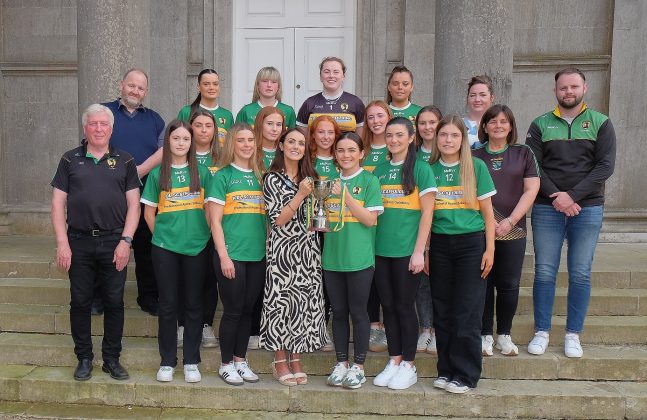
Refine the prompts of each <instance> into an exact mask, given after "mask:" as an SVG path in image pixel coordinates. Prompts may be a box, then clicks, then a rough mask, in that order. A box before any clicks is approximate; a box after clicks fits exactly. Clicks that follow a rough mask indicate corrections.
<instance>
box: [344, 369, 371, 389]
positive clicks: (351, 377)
mask: <svg viewBox="0 0 647 420" xmlns="http://www.w3.org/2000/svg"><path fill="white" fill-rule="evenodd" d="M364 382H366V375H364V369H362V368H360V367H359V366H357V365H355V364H354V365H353V366H351V368H350V369H348V372H346V376H344V379H343V380H342V381H341V385H342V386H343V387H344V388H349V389H357V388H360V387H361V386H362V384H363V383H364Z"/></svg>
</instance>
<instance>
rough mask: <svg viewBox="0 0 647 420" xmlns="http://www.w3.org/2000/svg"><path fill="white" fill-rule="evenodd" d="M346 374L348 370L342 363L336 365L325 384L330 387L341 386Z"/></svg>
mask: <svg viewBox="0 0 647 420" xmlns="http://www.w3.org/2000/svg"><path fill="white" fill-rule="evenodd" d="M347 372H348V368H347V367H346V366H344V364H343V363H341V362H340V363H337V364H336V365H335V367H334V368H333V370H332V373H331V374H330V376H329V377H328V379H327V380H326V383H327V384H328V385H330V386H341V385H342V382H343V380H344V378H345V377H346V373H347Z"/></svg>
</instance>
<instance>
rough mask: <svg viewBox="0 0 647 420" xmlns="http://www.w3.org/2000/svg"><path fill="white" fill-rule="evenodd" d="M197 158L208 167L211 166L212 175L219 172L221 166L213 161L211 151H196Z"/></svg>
mask: <svg viewBox="0 0 647 420" xmlns="http://www.w3.org/2000/svg"><path fill="white" fill-rule="evenodd" d="M195 158H196V160H197V161H198V163H199V164H200V165H204V166H206V167H207V168H209V172H211V175H213V174H215V173H216V172H218V169H219V168H218V167H217V166H216V165H215V164H214V163H213V158H212V156H211V152H207V153H199V152H195Z"/></svg>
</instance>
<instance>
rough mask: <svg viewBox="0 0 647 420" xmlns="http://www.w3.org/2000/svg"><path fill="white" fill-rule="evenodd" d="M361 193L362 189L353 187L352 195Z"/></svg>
mask: <svg viewBox="0 0 647 420" xmlns="http://www.w3.org/2000/svg"><path fill="white" fill-rule="evenodd" d="M360 192H362V187H353V194H355V195H357V194H359V193H360Z"/></svg>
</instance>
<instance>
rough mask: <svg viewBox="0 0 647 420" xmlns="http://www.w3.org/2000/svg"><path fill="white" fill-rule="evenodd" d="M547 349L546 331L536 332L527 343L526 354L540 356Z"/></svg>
mask: <svg viewBox="0 0 647 420" xmlns="http://www.w3.org/2000/svg"><path fill="white" fill-rule="evenodd" d="M547 347H548V332H547V331H537V332H536V333H535V336H534V337H533V338H532V340H530V343H528V353H530V354H536V355H541V354H544V353H545V352H546V348H547Z"/></svg>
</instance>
